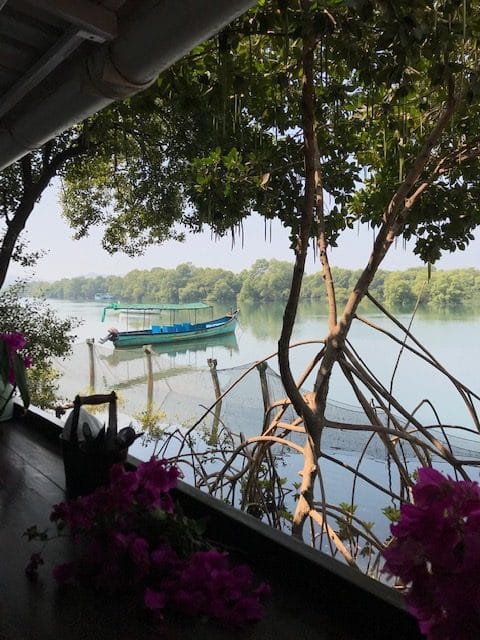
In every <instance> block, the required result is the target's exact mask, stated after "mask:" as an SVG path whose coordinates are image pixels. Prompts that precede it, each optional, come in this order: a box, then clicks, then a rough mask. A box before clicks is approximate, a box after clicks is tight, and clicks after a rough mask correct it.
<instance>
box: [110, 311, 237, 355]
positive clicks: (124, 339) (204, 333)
mask: <svg viewBox="0 0 480 640" xmlns="http://www.w3.org/2000/svg"><path fill="white" fill-rule="evenodd" d="M123 308H124V309H127V308H128V309H129V310H131V311H134V310H135V311H138V310H142V311H143V310H147V309H148V310H149V311H151V310H153V309H156V310H158V311H170V313H171V314H172V315H175V314H176V313H177V312H185V311H190V312H192V311H193V312H195V315H196V312H197V310H200V309H211V308H212V307H211V306H210V305H207V304H204V303H190V304H183V305H182V304H176V305H174V304H164V305H161V304H159V305H125V306H124V307H123ZM108 309H113V310H115V311H122V305H119V304H112V305H108V307H105V309H104V310H103V315H102V320H104V319H105V315H106V311H107V310H108ZM238 314H239V311H238V309H237V310H236V311H233V310H232V311H231V312H230V313H228V314H226V315H225V316H222V317H221V318H215V319H212V320H207V321H206V322H193V323H192V322H174V323H173V324H169V325H167V324H165V325H158V324H152V325H151V328H150V329H142V330H139V331H118V329H115V328H114V327H111V328H110V329H109V330H108V335H107V336H105V338H102V339H101V340H100V342H101V343H102V344H103V343H105V342H107V341H111V342H113V345H114V346H115V347H133V346H141V345H147V344H152V345H155V344H171V343H174V342H183V341H190V340H199V339H203V340H204V339H205V338H210V337H212V336H222V335H226V334H228V333H233V332H234V331H235V329H236V327H237V317H238Z"/></svg>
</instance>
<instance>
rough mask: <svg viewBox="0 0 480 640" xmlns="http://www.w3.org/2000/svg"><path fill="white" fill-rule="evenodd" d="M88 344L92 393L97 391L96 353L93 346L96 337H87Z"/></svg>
mask: <svg viewBox="0 0 480 640" xmlns="http://www.w3.org/2000/svg"><path fill="white" fill-rule="evenodd" d="M86 342H87V345H88V362H89V384H88V386H89V389H90V390H91V392H92V393H95V354H94V351H93V347H94V344H95V339H94V338H87V340H86Z"/></svg>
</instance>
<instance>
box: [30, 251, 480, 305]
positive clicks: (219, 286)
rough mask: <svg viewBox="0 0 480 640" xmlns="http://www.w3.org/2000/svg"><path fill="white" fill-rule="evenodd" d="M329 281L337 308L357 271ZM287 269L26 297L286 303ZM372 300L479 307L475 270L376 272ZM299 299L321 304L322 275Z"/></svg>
mask: <svg viewBox="0 0 480 640" xmlns="http://www.w3.org/2000/svg"><path fill="white" fill-rule="evenodd" d="M332 271H333V274H332V275H333V280H334V282H335V284H336V297H337V301H338V302H339V303H342V302H345V301H346V299H347V296H348V293H349V291H351V289H352V287H353V286H354V285H355V282H356V281H357V280H358V277H359V274H360V273H361V270H359V269H357V270H350V269H342V268H334V269H333V270H332ZM291 276H292V265H291V263H290V262H287V261H281V260H275V259H273V260H264V259H260V260H257V261H256V262H255V263H254V264H253V265H252V266H251V267H250V268H249V269H245V270H243V271H241V272H240V273H234V272H232V271H228V270H225V269H215V268H201V267H195V266H194V265H193V264H192V263H183V264H180V265H179V266H178V267H176V268H175V269H163V268H159V267H158V268H153V269H149V270H139V269H135V270H133V271H130V272H129V273H127V274H126V275H124V276H115V275H110V276H91V277H88V276H79V277H74V278H62V279H61V280H56V281H54V282H40V281H31V282H29V283H27V284H26V285H25V290H24V293H25V295H28V296H44V297H46V298H53V299H57V300H73V301H90V300H92V301H93V300H94V299H95V295H97V296H98V295H99V294H100V295H107V296H111V299H112V300H115V301H119V302H130V303H161V302H172V303H187V302H196V301H199V300H202V301H205V302H210V303H212V304H213V303H217V304H232V303H235V302H244V303H263V302H265V303H266V302H285V301H286V299H287V297H288V292H289V289H290V281H291ZM370 293H371V295H372V296H373V297H374V298H375V299H376V300H378V302H380V303H381V304H383V305H385V306H386V307H387V308H389V309H394V310H395V309H397V310H398V309H402V310H408V309H412V308H413V307H414V306H415V305H416V304H417V300H418V301H419V302H418V304H419V306H420V307H423V308H432V309H463V308H468V307H472V306H477V305H479V304H480V270H479V269H474V268H469V269H451V270H436V269H434V268H432V269H431V271H430V276H429V274H428V269H427V267H416V268H411V269H406V270H404V271H387V270H379V271H378V273H377V275H376V277H375V280H374V281H373V283H372V285H371V287H370ZM300 299H301V300H303V301H309V300H312V301H313V300H324V299H325V286H324V281H323V278H322V275H321V273H320V272H319V273H315V274H310V275H306V276H305V278H304V283H303V288H302V294H301V296H300Z"/></svg>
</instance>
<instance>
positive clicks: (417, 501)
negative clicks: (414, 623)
mask: <svg viewBox="0 0 480 640" xmlns="http://www.w3.org/2000/svg"><path fill="white" fill-rule="evenodd" d="M412 495H413V504H405V505H402V507H401V509H400V520H399V522H398V523H396V524H394V525H392V526H391V531H392V536H393V538H392V541H391V544H390V545H389V546H388V547H387V549H385V551H384V554H383V555H384V559H385V567H384V570H385V572H387V573H389V574H390V575H392V576H397V577H399V578H400V579H401V580H402V582H403V583H404V584H405V587H406V594H405V601H406V604H407V608H408V610H409V611H410V613H411V614H412V615H414V616H415V617H416V618H417V620H418V622H419V627H420V630H421V632H422V633H423V634H424V635H425V636H426V637H427V638H428V640H440V639H441V640H474V639H475V640H476V639H477V638H478V637H480V485H479V484H478V483H477V482H472V481H470V480H454V479H452V478H447V477H445V476H443V475H442V474H441V473H439V472H438V471H436V470H434V469H420V470H419V471H418V480H417V483H416V484H415V486H414V487H413V491H412Z"/></svg>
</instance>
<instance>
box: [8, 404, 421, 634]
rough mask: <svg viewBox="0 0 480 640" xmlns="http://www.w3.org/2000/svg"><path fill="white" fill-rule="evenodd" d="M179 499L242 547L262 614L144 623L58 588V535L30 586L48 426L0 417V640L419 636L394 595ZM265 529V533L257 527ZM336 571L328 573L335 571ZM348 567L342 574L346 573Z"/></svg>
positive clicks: (64, 549)
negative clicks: (230, 620) (249, 619)
mask: <svg viewBox="0 0 480 640" xmlns="http://www.w3.org/2000/svg"><path fill="white" fill-rule="evenodd" d="M179 494H181V495H180V496H179V497H180V499H181V501H182V502H183V503H184V507H185V508H186V509H188V510H189V512H190V513H191V515H193V516H196V515H205V514H206V515H207V516H208V517H209V519H210V533H211V534H212V535H214V537H217V538H218V539H219V540H222V541H225V542H226V543H227V544H228V545H234V546H235V547H236V548H237V549H243V551H244V553H245V557H246V559H247V560H249V561H250V562H251V564H252V566H253V568H254V569H255V571H256V572H257V573H258V574H260V575H261V576H263V577H265V578H267V579H268V580H269V581H270V583H271V585H272V589H273V593H272V596H271V597H270V598H269V600H268V602H267V608H266V609H267V610H266V615H265V618H264V619H263V620H262V621H261V622H260V623H258V624H256V625H255V626H253V627H251V628H249V629H247V630H244V631H231V630H225V629H221V628H219V627H217V626H215V625H213V624H211V623H202V622H198V621H196V622H191V621H188V620H175V621H169V622H167V623H166V624H165V625H164V627H162V629H161V633H160V632H159V630H158V629H155V628H153V627H152V626H151V625H150V624H149V622H148V619H147V616H146V615H145V614H144V613H143V612H141V611H138V610H135V609H134V608H132V607H130V606H129V605H128V604H126V603H125V602H118V601H113V600H109V599H107V598H103V597H101V596H98V595H95V594H94V593H93V592H90V591H88V590H81V589H78V588H74V587H64V588H58V587H57V586H56V585H55V583H54V581H53V578H51V574H50V572H51V568H52V567H53V566H54V564H56V563H58V562H63V561H65V560H67V559H68V554H69V549H68V544H67V543H66V541H65V540H63V541H58V542H55V543H54V544H52V545H48V546H47V550H46V552H45V558H46V565H47V566H45V567H43V571H42V572H41V579H40V580H39V582H37V583H31V582H29V581H28V580H27V579H26V577H25V575H24V567H25V565H26V563H27V561H28V558H29V557H30V554H31V553H32V551H34V550H35V545H34V544H32V543H29V542H28V541H27V540H26V538H25V537H23V536H22V533H23V532H24V531H25V529H26V528H27V527H29V526H31V525H32V524H37V525H38V526H39V527H43V526H47V525H48V516H49V513H50V510H51V506H52V505H53V504H55V503H57V502H61V501H62V500H63V499H64V472H63V463H62V458H61V455H60V448H59V441H58V427H55V426H53V425H52V428H50V427H48V426H47V428H46V427H45V421H43V422H42V421H40V420H38V419H36V418H35V416H33V417H32V415H30V417H29V418H26V419H24V418H17V419H15V420H14V421H11V422H8V423H0V549H1V552H0V640H23V639H25V640H53V639H55V640H87V639H88V640H97V639H99V640H100V639H101V640H113V639H115V640H136V639H138V640H145V639H150V638H151V639H152V640H153V638H156V639H158V638H164V639H167V640H170V639H172V640H173V639H175V640H187V639H192V640H193V639H195V640H207V639H208V640H217V639H218V640H220V639H222V638H233V639H235V638H238V639H239V640H247V639H248V640H257V639H258V640H260V639H261V640H270V639H271V640H282V639H285V640H287V639H288V640H297V639H298V640H323V639H328V640H363V639H368V640H375V639H378V640H386V639H395V638H398V639H404V640H407V639H408V640H410V639H415V638H421V636H420V634H419V633H418V631H417V627H416V624H415V622H414V621H413V620H412V619H411V618H410V616H409V615H408V614H406V613H405V612H404V611H403V610H402V608H401V607H400V606H399V604H400V603H399V599H398V598H397V597H396V594H390V590H386V589H384V587H383V585H378V583H374V581H372V580H369V579H367V578H365V576H360V575H359V574H358V575H357V574H355V575H351V574H352V572H351V571H350V570H349V569H348V568H347V567H343V565H340V564H339V563H336V562H335V561H331V559H330V558H326V557H325V556H323V554H319V553H317V552H315V551H313V550H310V549H308V548H307V547H306V546H305V545H302V544H301V543H297V542H295V541H292V540H290V539H289V538H288V536H285V535H282V534H278V532H275V531H273V532H272V531H271V530H269V529H268V527H265V526H263V525H262V524H261V523H258V522H257V521H255V520H254V519H253V518H251V517H249V516H245V515H244V514H238V513H237V512H236V513H235V514H233V516H232V510H230V509H229V508H228V507H226V506H225V505H221V504H220V505H218V503H217V501H213V500H212V499H210V498H209V497H208V496H200V497H199V496H198V492H196V490H194V489H191V488H186V487H185V488H184V489H181V490H180V492H179ZM267 529H268V531H266V530H267ZM337 569H338V571H337ZM349 572H350V573H349Z"/></svg>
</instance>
